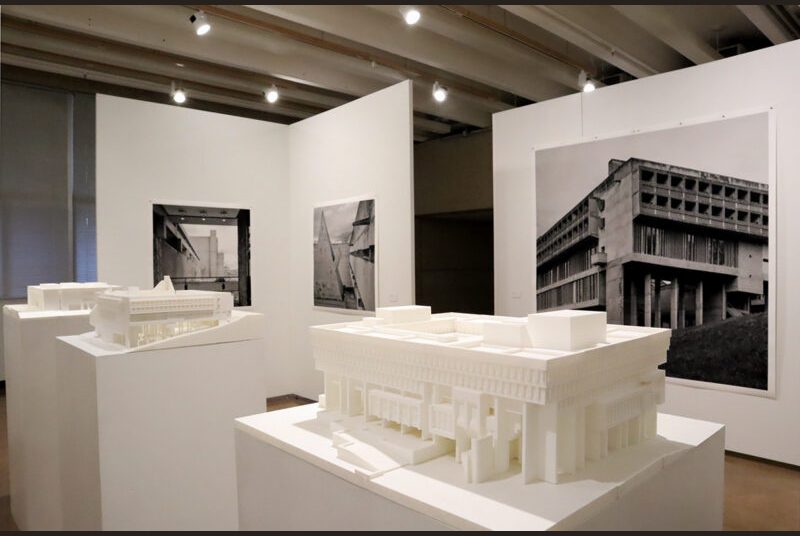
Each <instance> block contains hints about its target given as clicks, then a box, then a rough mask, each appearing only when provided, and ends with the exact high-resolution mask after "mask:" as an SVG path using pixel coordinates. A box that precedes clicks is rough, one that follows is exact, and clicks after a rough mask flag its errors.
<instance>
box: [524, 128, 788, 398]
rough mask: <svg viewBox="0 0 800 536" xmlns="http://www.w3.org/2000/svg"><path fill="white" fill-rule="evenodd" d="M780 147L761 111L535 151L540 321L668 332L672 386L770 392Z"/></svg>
mask: <svg viewBox="0 0 800 536" xmlns="http://www.w3.org/2000/svg"><path fill="white" fill-rule="evenodd" d="M770 146H771V144H770V118H769V113H768V112H763V113H756V114H750V115H742V116H738V117H733V118H727V119H718V120H713V121H707V122H702V123H696V124H690V125H679V126H675V127H673V128H664V129H659V130H653V131H647V132H641V133H635V134H630V135H623V136H619V137H614V138H606V139H599V140H593V141H586V142H581V143H576V144H571V145H561V146H558V147H551V148H542V149H536V150H535V155H534V157H535V184H536V236H537V239H536V254H537V261H536V262H537V270H536V306H537V311H539V312H542V311H551V310H557V309H586V310H601V311H606V312H607V315H608V323H609V324H625V325H635V326H648V327H661V328H670V329H672V338H671V342H670V349H669V353H668V358H667V362H666V365H665V367H664V368H665V371H666V375H667V377H668V378H680V379H682V380H693V381H697V382H706V383H708V384H709V385H711V386H718V387H720V388H725V387H733V388H736V389H739V388H743V389H748V390H755V391H767V390H769V389H770V386H769V384H770V374H771V372H772V373H773V374H774V371H770V366H771V365H770V364H771V363H772V362H773V360H772V358H771V356H770V347H771V346H772V345H770V344H769V339H770V322H771V321H773V320H774V319H772V318H770V314H769V303H770V299H771V298H770V297H769V288H770V283H771V282H770V264H769V263H770V260H771V259H770V255H771V253H770V247H769V246H770V241H771V237H770V211H769V207H770V202H771V201H774V200H773V199H771V194H772V192H771V190H770V169H771V166H770V163H771V161H770V157H771V154H770ZM565 184H569V185H570V187H568V188H565V187H564V185H565Z"/></svg>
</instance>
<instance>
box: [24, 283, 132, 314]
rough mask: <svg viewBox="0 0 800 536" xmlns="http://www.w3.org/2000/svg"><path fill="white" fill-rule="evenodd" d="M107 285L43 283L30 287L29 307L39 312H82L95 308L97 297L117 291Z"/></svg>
mask: <svg viewBox="0 0 800 536" xmlns="http://www.w3.org/2000/svg"><path fill="white" fill-rule="evenodd" d="M115 288H117V287H114V286H111V285H109V284H107V283H43V284H41V285H31V286H29V287H28V306H30V307H32V308H35V309H37V310H39V311H82V310H89V309H91V308H92V307H94V304H95V303H96V301H97V295H98V294H102V293H104V292H107V291H109V290H112V289H115Z"/></svg>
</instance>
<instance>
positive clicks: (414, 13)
mask: <svg viewBox="0 0 800 536" xmlns="http://www.w3.org/2000/svg"><path fill="white" fill-rule="evenodd" d="M420 18H422V13H420V12H419V10H418V9H415V8H413V7H412V8H411V9H408V10H406V12H405V13H403V19H405V21H406V24H408V25H409V26H413V25H415V24H416V23H418V22H419V19H420Z"/></svg>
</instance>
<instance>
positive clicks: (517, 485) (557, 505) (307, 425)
mask: <svg viewBox="0 0 800 536" xmlns="http://www.w3.org/2000/svg"><path fill="white" fill-rule="evenodd" d="M316 411H317V405H316V404H311V405H307V406H301V407H298V408H292V409H286V410H282V411H276V412H271V413H262V414H259V415H253V416H250V417H245V418H241V419H237V422H236V465H237V478H238V487H239V527H240V529H242V530H323V529H327V530H380V529H384V530H386V529H390V530H417V529H422V530H441V529H459V530H467V529H489V530H550V529H593V530H602V529H604V530H689V529H692V530H720V529H721V528H722V509H723V466H724V436H725V434H724V427H723V426H722V425H720V424H715V423H709V422H704V421H697V420H693V419H687V418H684V417H676V416H672V415H663V414H659V416H658V428H659V432H658V433H659V437H658V438H656V439H654V440H652V441H648V442H645V443H642V444H640V445H636V446H634V447H629V448H627V449H625V450H623V451H619V452H616V453H613V454H612V455H610V456H609V457H608V458H606V459H604V460H602V461H599V462H594V463H590V464H589V465H587V467H586V469H585V470H583V471H581V472H580V473H579V474H578V475H576V476H575V477H572V478H567V479H566V481H565V482H563V483H559V484H549V483H546V482H534V483H532V484H527V485H526V484H524V483H523V482H522V476H521V474H520V473H519V468H518V467H516V468H514V469H512V471H509V473H508V474H506V475H503V476H500V477H498V478H497V479H494V480H490V481H488V482H484V483H481V484H466V483H465V479H464V474H463V470H462V468H461V466H460V465H458V464H456V463H455V461H454V459H453V458H452V457H449V456H445V457H441V458H437V459H434V460H431V461H429V462H426V463H423V464H419V465H415V466H404V467H400V468H398V469H393V470H389V471H388V472H385V473H383V474H379V475H378V476H373V477H369V476H366V475H365V474H364V473H363V472H360V471H358V470H357V468H356V467H355V466H353V465H351V464H349V463H347V462H344V461H342V460H340V459H339V458H337V456H336V450H335V449H334V448H333V446H332V445H331V442H330V439H329V437H330V434H329V432H328V431H327V430H326V427H325V426H324V425H323V424H322V423H320V422H319V421H317V420H315V417H316Z"/></svg>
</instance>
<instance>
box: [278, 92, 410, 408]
mask: <svg viewBox="0 0 800 536" xmlns="http://www.w3.org/2000/svg"><path fill="white" fill-rule="evenodd" d="M289 151H290V152H289V154H290V161H289V166H290V169H291V208H290V219H289V225H288V229H289V230H290V232H291V262H290V264H291V267H292V277H291V297H290V300H289V303H288V304H287V305H288V310H289V311H291V315H292V317H291V322H292V328H291V337H292V344H293V356H292V360H293V361H292V362H291V363H287V366H286V368H285V369H284V370H285V371H286V372H289V371H291V372H292V373H293V376H292V377H291V378H290V377H288V376H287V378H286V379H287V380H288V381H290V383H289V384H288V385H291V386H292V387H293V388H294V389H296V391H294V392H297V393H298V394H301V395H303V396H307V397H310V398H314V399H316V397H317V395H318V394H319V393H321V392H322V375H321V374H319V373H317V372H316V371H315V370H314V362H313V359H312V356H311V346H310V344H309V341H308V328H309V326H312V325H316V324H330V323H333V322H343V321H346V320H352V319H353V318H354V317H353V315H352V314H338V313H336V312H328V311H321V310H317V309H313V308H312V307H313V304H314V293H313V281H314V269H313V258H312V255H313V242H312V240H313V232H314V230H313V209H314V206H315V205H319V204H323V203H328V202H330V201H337V200H341V199H348V198H353V197H361V196H364V195H372V196H374V197H375V215H376V231H377V235H376V236H377V238H376V248H377V280H378V290H377V293H376V296H377V306H378V307H382V306H389V305H407V304H411V303H413V300H414V206H413V195H414V183H413V123H412V101H411V82H401V83H399V84H396V85H394V86H392V87H390V88H387V89H384V90H382V91H378V92H377V93H373V94H372V95H368V96H366V97H363V98H361V99H358V100H356V101H353V102H351V103H349V104H345V105H344V106H340V107H338V108H335V109H333V110H330V111H328V112H325V113H322V114H319V115H316V116H314V117H311V118H309V119H306V120H304V121H301V122H299V123H295V124H293V125H291V126H290V127H289ZM362 316H363V314H362Z"/></svg>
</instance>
